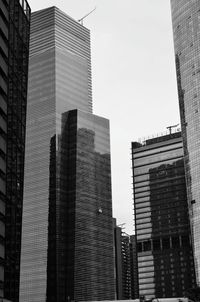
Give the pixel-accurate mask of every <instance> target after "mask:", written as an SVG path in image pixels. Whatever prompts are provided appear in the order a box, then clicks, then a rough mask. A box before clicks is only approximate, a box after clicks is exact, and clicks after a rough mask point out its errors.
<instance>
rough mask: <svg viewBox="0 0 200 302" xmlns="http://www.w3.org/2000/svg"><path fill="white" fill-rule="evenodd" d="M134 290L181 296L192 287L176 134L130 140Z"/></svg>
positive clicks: (182, 173) (180, 151)
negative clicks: (134, 261) (136, 272)
mask: <svg viewBox="0 0 200 302" xmlns="http://www.w3.org/2000/svg"><path fill="white" fill-rule="evenodd" d="M132 161H133V188H134V208H135V229H136V241H137V259H138V279H139V294H140V296H146V297H147V298H158V297H159V298H165V297H183V296H184V295H185V292H186V291H187V289H189V288H192V287H194V285H195V273H194V260H193V253H192V248H191V238H190V225H189V217H188V206H187V195H186V185H185V171H184V162H183V145H182V137H181V133H180V132H175V133H173V134H169V135H164V136H159V137H157V138H153V139H148V140H146V141H145V142H144V143H143V144H140V143H137V142H134V143H132Z"/></svg>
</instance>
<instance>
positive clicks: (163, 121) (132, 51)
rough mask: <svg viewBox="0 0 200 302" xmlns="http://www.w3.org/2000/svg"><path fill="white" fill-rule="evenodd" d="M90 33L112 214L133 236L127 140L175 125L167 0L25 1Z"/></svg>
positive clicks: (96, 108) (96, 111) (176, 114)
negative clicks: (106, 127)
mask: <svg viewBox="0 0 200 302" xmlns="http://www.w3.org/2000/svg"><path fill="white" fill-rule="evenodd" d="M28 2H29V5H30V6H31V9H32V11H35V10H39V9H42V8H45V7H49V6H57V7H58V8H60V9H61V10H63V11H64V12H66V13H67V14H68V15H70V16H71V17H72V18H74V19H77V20H78V19H80V18H81V17H83V16H84V15H86V14H87V13H88V12H89V11H91V10H92V9H94V7H96V10H95V11H94V12H93V13H92V14H91V15H89V16H88V17H87V18H86V19H85V20H84V26H86V27H87V28H89V29H90V30H91V43H92V45H91V47H92V77H93V108H94V114H97V115H100V116H103V117H106V118H108V119H109V120H110V127H111V157H112V194H113V215H114V217H116V218H117V222H118V224H121V223H126V228H125V231H126V232H127V233H129V234H132V233H133V211H132V208H133V206H132V203H133V200H132V171H131V150H130V148H131V141H134V140H138V138H141V137H147V136H149V135H150V136H151V135H152V134H156V133H160V132H164V131H165V130H166V127H167V126H169V125H174V124H177V123H179V112H178V98H177V88H176V74H175V63H174V50H173V41H172V39H173V37H172V25H171V12H170V0H42V1H41V0H28Z"/></svg>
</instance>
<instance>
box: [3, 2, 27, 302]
mask: <svg viewBox="0 0 200 302" xmlns="http://www.w3.org/2000/svg"><path fill="white" fill-rule="evenodd" d="M29 27H30V8H29V5H28V3H27V2H26V1H24V0H23V1H14V0H10V1H8V0H1V1H0V297H2V296H4V297H5V298H7V299H9V300H12V301H13V302H17V301H19V274H20V252H21V226H22V207H23V180H24V150H25V126H26V103H27V78H28V51H29Z"/></svg>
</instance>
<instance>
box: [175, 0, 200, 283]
mask: <svg viewBox="0 0 200 302" xmlns="http://www.w3.org/2000/svg"><path fill="white" fill-rule="evenodd" d="M171 9H172V23H173V34H174V48H175V58H176V72H177V84H178V94H179V107H180V116H181V126H182V133H183V144H184V157H185V170H186V181H187V195H188V205H189V213H190V224H191V232H192V242H193V251H194V260H195V271H196V278H197V283H198V285H200V239H199V238H200V191H199V187H200V136H199V132H200V121H199V119H200V52H199V48H200V3H199V1H198V0H189V1H187V0H180V1H176V0H171Z"/></svg>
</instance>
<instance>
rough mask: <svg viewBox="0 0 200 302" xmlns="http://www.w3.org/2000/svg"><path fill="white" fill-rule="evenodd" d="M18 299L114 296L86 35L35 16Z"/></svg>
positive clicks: (75, 26) (104, 152)
mask: <svg viewBox="0 0 200 302" xmlns="http://www.w3.org/2000/svg"><path fill="white" fill-rule="evenodd" d="M29 67H30V68H29V91H28V107H27V135H26V157H25V187H24V209H23V227H22V231H23V232H22V234H23V235H22V259H21V279H20V280H21V281H20V301H21V302H23V301H24V302H32V301H38V302H45V301H48V302H50V301H52V302H56V301H57V302H65V301H70V300H76V301H82V300H84V301H91V300H109V299H114V259H113V258H114V255H113V227H112V201H111V172H110V140H109V121H108V120H106V119H104V118H101V117H98V116H96V115H93V114H92V93H91V57H90V33H89V30H88V29H86V28H85V27H84V26H82V25H81V24H79V23H78V22H76V21H75V20H73V19H72V18H70V17H69V16H67V15H66V14H64V13H63V12H61V11H60V10H59V9H58V8H56V7H51V8H47V9H44V10H41V11H38V12H35V13H33V14H32V19H31V39H30V65H29Z"/></svg>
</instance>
